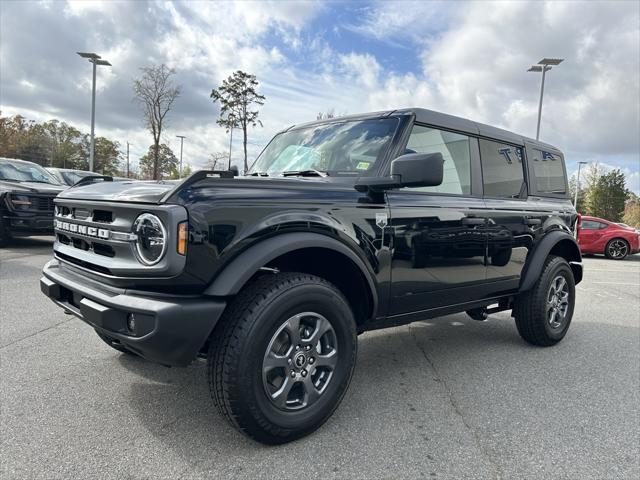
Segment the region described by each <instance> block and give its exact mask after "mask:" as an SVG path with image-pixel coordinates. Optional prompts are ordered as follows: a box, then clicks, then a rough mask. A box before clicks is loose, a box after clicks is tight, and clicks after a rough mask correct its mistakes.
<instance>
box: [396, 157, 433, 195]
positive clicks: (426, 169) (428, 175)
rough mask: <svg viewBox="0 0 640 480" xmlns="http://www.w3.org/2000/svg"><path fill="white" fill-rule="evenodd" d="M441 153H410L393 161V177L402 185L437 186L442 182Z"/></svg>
mask: <svg viewBox="0 0 640 480" xmlns="http://www.w3.org/2000/svg"><path fill="white" fill-rule="evenodd" d="M443 164H444V158H442V154H441V153H439V152H438V153H408V154H406V155H402V156H401V157H398V158H396V159H395V160H394V161H393V162H391V177H392V178H397V179H398V183H399V184H400V186H401V187H435V186H436V185H440V184H441V183H442V176H443V174H444V172H443Z"/></svg>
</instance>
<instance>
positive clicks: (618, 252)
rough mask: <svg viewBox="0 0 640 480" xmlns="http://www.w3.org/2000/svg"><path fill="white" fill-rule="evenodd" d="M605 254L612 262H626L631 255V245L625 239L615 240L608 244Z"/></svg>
mask: <svg viewBox="0 0 640 480" xmlns="http://www.w3.org/2000/svg"><path fill="white" fill-rule="evenodd" d="M604 254H605V256H606V257H607V258H610V259H612V260H624V259H625V258H626V257H627V255H629V244H628V243H627V241H626V240H625V239H623V238H614V239H612V240H609V242H608V243H607V246H606V247H605V248H604Z"/></svg>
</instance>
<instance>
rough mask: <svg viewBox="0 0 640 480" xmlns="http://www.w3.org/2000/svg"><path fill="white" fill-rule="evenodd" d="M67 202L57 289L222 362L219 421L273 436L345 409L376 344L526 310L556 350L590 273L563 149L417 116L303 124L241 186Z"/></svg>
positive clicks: (48, 275) (156, 343) (108, 316)
mask: <svg viewBox="0 0 640 480" xmlns="http://www.w3.org/2000/svg"><path fill="white" fill-rule="evenodd" d="M55 202H56V219H55V230H56V241H55V244H54V258H53V259H52V260H51V261H50V262H49V263H48V264H47V265H46V266H45V267H44V271H43V277H42V279H41V288H42V291H43V292H44V293H45V294H46V295H47V296H48V297H50V298H51V299H52V300H53V301H54V302H56V303H57V304H58V305H59V306H61V307H62V308H63V309H64V310H66V311H68V312H71V313H73V314H74V315H76V316H78V317H79V318H81V319H82V320H84V321H85V322H86V323H87V324H89V325H90V326H91V327H92V328H94V329H95V331H96V332H97V334H98V335H99V336H100V338H102V339H103V340H104V341H105V342H106V343H107V344H109V345H110V346H111V347H113V348H115V349H117V350H119V351H121V352H124V353H129V354H135V355H139V356H141V357H144V358H146V359H149V360H151V361H155V362H159V363H161V364H164V365H171V366H185V365H188V364H189V363H190V362H192V361H193V360H194V359H195V358H196V357H203V358H206V359H207V362H208V365H209V370H208V372H209V373H208V375H209V384H210V388H211V393H212V397H213V400H214V403H215V404H216V406H217V408H218V409H219V411H220V412H221V413H222V414H223V415H224V416H225V417H226V418H227V419H228V420H229V421H230V422H231V423H232V424H233V425H234V426H235V427H236V428H238V429H239V430H240V431H242V432H243V433H245V434H247V435H249V436H251V437H252V438H254V439H256V440H258V441H261V442H264V443H283V442H287V441H290V440H293V439H296V438H299V437H301V436H303V435H306V434H308V433H310V432H312V431H314V430H315V429H317V428H318V427H319V426H320V425H322V423H324V422H325V421H326V420H327V418H329V416H330V415H331V414H332V412H333V411H334V410H335V409H336V408H337V406H338V404H339V402H340V400H341V399H342V397H343V396H344V394H345V391H346V390H347V387H348V385H349V382H350V379H351V375H352V373H353V369H354V364H355V360H356V350H357V336H358V334H359V333H362V332H365V331H367V330H372V329H378V328H384V327H390V326H396V325H402V324H406V323H410V322H414V321H419V320H425V319H429V318H433V317H438V316H441V315H445V314H450V313H455V312H465V311H466V312H467V313H468V314H469V316H470V317H471V318H473V319H475V320H484V319H486V318H487V315H489V314H491V313H494V312H498V311H505V310H510V311H511V312H512V316H513V317H514V318H515V323H516V326H517V329H518V331H519V333H520V335H521V336H522V338H524V340H525V341H527V342H529V343H531V344H534V345H539V346H550V345H553V344H555V343H557V342H559V341H560V340H562V338H563V337H564V336H565V334H566V333H567V330H568V328H569V324H570V322H571V318H572V314H573V309H574V302H575V285H576V284H577V283H578V282H580V280H581V279H582V266H581V263H580V262H581V256H580V251H579V249H578V247H577V245H576V242H575V240H574V237H573V235H572V230H573V228H574V225H575V222H576V212H575V210H574V208H573V206H572V205H571V202H570V200H569V198H568V187H567V174H566V168H565V164H564V158H563V155H562V153H561V152H560V151H559V150H558V149H556V148H555V147H553V146H551V145H547V144H544V143H541V142H537V141H534V140H530V139H528V138H524V137H522V136H520V135H516V134H513V133H510V132H507V131H504V130H500V129H497V128H494V127H490V126H487V125H482V124H478V123H475V122H472V121H469V120H465V119H462V118H457V117H453V116H450V115H445V114H441V113H436V112H433V111H429V110H425V109H419V108H416V109H405V110H394V111H386V112H377V113H371V114H364V115H358V116H352V117H345V118H339V119H330V120H325V121H317V122H313V123H308V124H304V125H297V126H294V127H291V128H289V129H287V130H285V131H283V132H281V133H279V134H277V135H276V136H275V137H274V138H273V140H272V141H271V142H270V143H269V145H268V146H267V147H266V148H265V149H264V151H263V152H262V153H261V155H260V156H259V157H258V159H257V160H256V161H255V163H254V164H253V166H252V168H251V170H250V171H249V172H248V173H247V175H245V176H242V177H237V176H234V175H233V174H231V172H218V173H215V172H206V171H201V172H196V173H194V174H193V175H192V176H190V177H189V178H187V179H185V180H184V181H183V182H181V183H180V184H178V185H167V184H161V183H157V184H156V183H149V184H145V183H129V182H117V183H116V182H109V181H104V182H100V183H96V184H92V185H84V186H77V187H72V188H70V189H68V190H66V191H65V192H63V193H62V194H60V195H59V196H58V198H57V199H56V201H55Z"/></svg>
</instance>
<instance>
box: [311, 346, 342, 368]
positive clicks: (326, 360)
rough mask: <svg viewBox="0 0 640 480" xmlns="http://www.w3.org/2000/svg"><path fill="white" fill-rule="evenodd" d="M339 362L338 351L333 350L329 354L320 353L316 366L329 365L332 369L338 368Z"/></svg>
mask: <svg viewBox="0 0 640 480" xmlns="http://www.w3.org/2000/svg"><path fill="white" fill-rule="evenodd" d="M337 364H338V352H337V351H335V350H332V351H331V352H329V354H327V355H318V356H317V357H316V363H315V366H316V367H329V368H330V369H331V370H333V369H335V368H336V365H337Z"/></svg>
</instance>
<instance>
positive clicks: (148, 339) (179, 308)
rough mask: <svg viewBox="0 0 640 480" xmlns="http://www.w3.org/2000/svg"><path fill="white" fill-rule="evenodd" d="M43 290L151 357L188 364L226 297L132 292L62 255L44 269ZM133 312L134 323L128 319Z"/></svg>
mask: <svg viewBox="0 0 640 480" xmlns="http://www.w3.org/2000/svg"><path fill="white" fill-rule="evenodd" d="M42 273H43V276H42V278H41V279H40V289H41V290H42V293H44V294H45V295H46V296H47V297H49V298H50V299H51V300H53V301H54V302H55V303H56V304H58V305H59V306H61V307H62V308H64V309H65V310H66V311H69V312H71V313H72V314H73V315H75V316H77V317H78V318H80V319H81V320H84V321H85V322H86V323H88V324H89V325H90V326H92V327H93V328H95V329H96V330H97V331H99V332H101V333H103V334H106V335H108V336H110V337H113V338H115V339H117V340H119V341H120V343H121V344H122V345H123V346H124V347H126V348H127V349H129V350H131V351H132V352H134V353H136V354H138V355H140V356H141V357H143V358H146V359H148V360H151V361H154V362H157V363H161V364H163V365H169V366H186V365H188V364H189V363H191V361H193V359H194V358H195V357H196V355H197V354H198V352H199V351H200V349H201V348H202V347H203V345H204V344H205V342H206V340H207V339H208V338H209V335H210V334H211V332H212V331H213V328H214V327H215V325H216V324H217V322H218V320H219V318H220V316H221V315H222V312H223V311H224V309H225V306H226V302H224V301H223V300H220V299H215V298H212V297H203V296H200V297H193V296H189V297H186V296H169V295H157V294H153V296H152V294H149V295H148V296H147V295H141V294H140V293H139V292H135V293H133V292H129V291H127V290H125V289H119V288H114V287H110V286H106V285H104V284H101V283H98V282H96V281H94V280H91V279H88V278H87V277H86V276H83V275H80V274H79V273H76V272H75V271H73V270H72V269H71V268H69V267H67V266H66V265H64V264H62V263H61V262H60V261H58V260H51V261H50V262H49V263H47V264H46V265H45V267H44V269H43V271H42ZM130 315H133V317H134V319H135V328H134V330H133V331H131V330H130V329H129V327H128V325H127V324H128V322H127V320H128V319H129V318H130Z"/></svg>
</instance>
